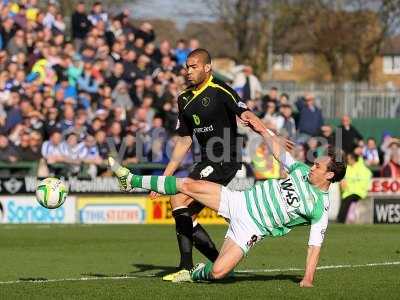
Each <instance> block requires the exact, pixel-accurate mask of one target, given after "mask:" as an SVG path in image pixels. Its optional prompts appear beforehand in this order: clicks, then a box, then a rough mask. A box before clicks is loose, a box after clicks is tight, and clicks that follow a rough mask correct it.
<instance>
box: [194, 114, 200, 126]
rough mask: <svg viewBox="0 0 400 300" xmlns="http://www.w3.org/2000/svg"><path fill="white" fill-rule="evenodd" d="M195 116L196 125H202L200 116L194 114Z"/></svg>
mask: <svg viewBox="0 0 400 300" xmlns="http://www.w3.org/2000/svg"><path fill="white" fill-rule="evenodd" d="M192 116H193V122H194V125H196V126H199V125H200V118H199V116H198V115H192Z"/></svg>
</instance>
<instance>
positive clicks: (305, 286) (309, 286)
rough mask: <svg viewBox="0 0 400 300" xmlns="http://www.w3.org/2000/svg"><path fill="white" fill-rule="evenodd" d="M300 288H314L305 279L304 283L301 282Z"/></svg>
mask: <svg viewBox="0 0 400 300" xmlns="http://www.w3.org/2000/svg"><path fill="white" fill-rule="evenodd" d="M299 285H300V287H302V288H312V287H314V286H313V284H312V282H311V281H307V280H305V279H303V280H302V281H300V283H299Z"/></svg>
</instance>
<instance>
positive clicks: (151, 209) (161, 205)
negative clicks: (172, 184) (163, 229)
mask: <svg viewBox="0 0 400 300" xmlns="http://www.w3.org/2000/svg"><path fill="white" fill-rule="evenodd" d="M146 215H147V220H146V223H147V224H174V223H175V221H174V218H173V217H172V208H171V205H170V203H169V197H167V196H161V197H158V198H156V199H150V198H149V199H148V200H147V206H146ZM198 221H199V223H201V224H226V221H225V219H224V218H222V217H220V216H218V214H217V212H215V211H213V210H211V209H209V208H207V207H206V208H204V209H203V210H202V211H201V212H200V214H199V216H198Z"/></svg>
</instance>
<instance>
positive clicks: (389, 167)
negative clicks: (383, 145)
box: [381, 139, 400, 178]
mask: <svg viewBox="0 0 400 300" xmlns="http://www.w3.org/2000/svg"><path fill="white" fill-rule="evenodd" d="M388 150H389V151H388V153H389V160H388V162H387V163H386V164H385V165H384V166H383V168H382V170H381V176H382V177H392V178H400V141H399V140H397V139H392V141H391V143H390V144H389V146H388Z"/></svg>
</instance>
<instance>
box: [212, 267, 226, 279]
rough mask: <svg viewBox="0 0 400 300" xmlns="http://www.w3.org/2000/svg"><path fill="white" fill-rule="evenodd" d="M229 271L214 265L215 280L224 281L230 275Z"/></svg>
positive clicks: (213, 275)
mask: <svg viewBox="0 0 400 300" xmlns="http://www.w3.org/2000/svg"><path fill="white" fill-rule="evenodd" d="M229 271H230V270H228V269H227V268H224V267H221V266H216V265H214V266H213V269H212V277H213V278H214V279H222V278H224V277H226V276H227V275H228V273H229Z"/></svg>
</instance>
